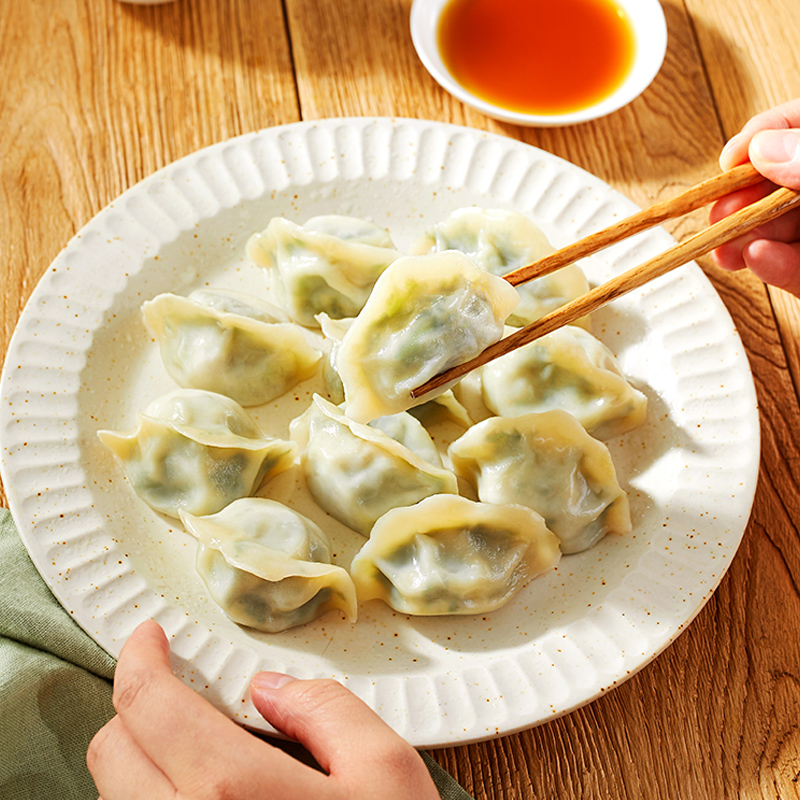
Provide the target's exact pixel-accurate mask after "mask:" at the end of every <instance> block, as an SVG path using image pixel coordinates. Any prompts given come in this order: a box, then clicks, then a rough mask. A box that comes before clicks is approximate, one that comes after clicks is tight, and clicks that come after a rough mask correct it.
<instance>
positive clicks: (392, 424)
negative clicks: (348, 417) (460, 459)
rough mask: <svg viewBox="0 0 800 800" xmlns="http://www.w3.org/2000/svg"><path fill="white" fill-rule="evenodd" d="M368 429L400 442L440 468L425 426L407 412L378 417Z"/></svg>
mask: <svg viewBox="0 0 800 800" xmlns="http://www.w3.org/2000/svg"><path fill="white" fill-rule="evenodd" d="M369 426H370V428H376V429H377V430H379V431H383V433H385V434H386V435H387V436H388V437H390V438H391V439H394V440H395V441H396V442H400V444H402V445H403V447H407V448H408V449H409V450H410V451H411V452H412V453H415V454H416V455H418V456H419V457H420V458H421V459H423V460H424V461H428V462H429V463H431V464H433V465H434V466H437V467H441V466H442V457H441V455H440V454H439V451H438V450H437V449H436V445H435V444H434V443H433V439H431V435H430V434H429V433H428V431H427V430H426V429H425V426H424V425H423V424H422V423H421V422H420V421H419V420H418V419H417V418H416V417H414V416H412V415H411V414H409V413H408V411H401V412H400V413H399V414H392V415H390V416H388V417H378V419H374V420H372V422H370V423H369Z"/></svg>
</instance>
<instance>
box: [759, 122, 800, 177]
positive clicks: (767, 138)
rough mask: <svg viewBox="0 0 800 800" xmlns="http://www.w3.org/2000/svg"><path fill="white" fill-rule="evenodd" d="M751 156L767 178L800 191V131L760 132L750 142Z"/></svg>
mask: <svg viewBox="0 0 800 800" xmlns="http://www.w3.org/2000/svg"><path fill="white" fill-rule="evenodd" d="M749 155H750V161H751V162H752V164H753V166H754V167H755V168H756V169H757V170H758V171H759V172H760V173H761V174H762V175H763V176H764V177H765V178H768V179H769V180H771V181H772V182H773V183H777V184H778V185H779V186H788V187H789V188H790V189H800V130H797V129H790V130H782V131H779V130H768V131H759V132H758V133H757V134H755V136H753V139H752V140H751V142H750V149H749Z"/></svg>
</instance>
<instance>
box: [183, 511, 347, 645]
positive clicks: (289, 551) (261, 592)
mask: <svg viewBox="0 0 800 800" xmlns="http://www.w3.org/2000/svg"><path fill="white" fill-rule="evenodd" d="M181 521H182V522H183V524H184V526H185V528H186V530H187V531H188V532H189V533H190V534H191V535H192V536H194V538H195V539H197V541H198V543H199V546H198V549H197V559H196V566H197V571H198V573H199V574H200V577H201V578H202V579H203V581H204V582H205V584H206V587H207V588H208V591H209V594H210V595H211V598H212V599H213V600H214V602H215V603H217V605H219V606H220V607H221V608H222V610H223V611H224V612H225V613H226V614H227V615H228V616H229V617H230V618H231V619H232V620H233V621H234V622H237V623H239V624H240V625H246V626H247V627H250V628H255V629H256V630H260V631H267V632H269V633H277V632H278V631H283V630H286V629H287V628H293V627H295V626H296V625H303V624H304V623H306V622H310V621H311V620H314V619H317V618H318V617H321V616H322V615H323V614H325V613H327V612H328V611H333V610H339V611H341V612H342V614H343V615H344V616H345V618H346V619H347V620H349V621H350V622H355V620H356V614H357V608H356V594H355V587H354V586H353V581H352V579H351V578H350V576H349V575H348V574H347V572H346V571H345V570H344V569H342V568H341V567H337V566H334V565H333V564H331V563H330V560H331V547H330V542H329V541H328V537H327V536H326V535H325V534H324V533H323V532H322V530H320V528H319V527H318V526H317V525H315V524H314V523H313V522H312V521H311V520H309V519H306V517H304V516H302V515H301V514H299V513H298V512H296V511H294V510H293V509H291V508H288V507H287V506H284V505H282V504H281V503H277V502H275V501H274V500H268V499H266V498H262V497H250V498H244V499H241V500H235V501H234V502H233V503H231V504H230V505H229V506H227V507H226V508H224V509H223V510H222V511H220V512H219V513H217V514H211V515H209V516H200V517H198V516H193V515H192V514H187V513H185V512H181Z"/></svg>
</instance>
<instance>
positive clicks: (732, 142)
mask: <svg viewBox="0 0 800 800" xmlns="http://www.w3.org/2000/svg"><path fill="white" fill-rule="evenodd" d="M741 136H742V134H741V133H737V134H736V136H732V137H731V138H730V139H728V141H727V142H725V146H724V147H723V148H722V152H721V153H720V157H722V156H724V155H725V154H726V153H728V152H729V151H730V150H732V149H733V148H734V147H735V146H736V143H737V142H738V141H739V139H740V138H741Z"/></svg>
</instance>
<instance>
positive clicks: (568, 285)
mask: <svg viewBox="0 0 800 800" xmlns="http://www.w3.org/2000/svg"><path fill="white" fill-rule="evenodd" d="M442 250H459V251H460V252H462V253H466V254H467V255H468V256H469V257H470V258H471V259H472V260H473V261H474V262H475V263H476V264H477V265H478V266H479V267H481V268H482V269H485V270H488V271H489V272H491V273H492V274H493V275H507V274H508V273H509V272H513V271H514V270H515V269H518V268H519V267H524V266H526V265H527V264H531V263H532V262H534V261H538V260H539V259H540V258H543V257H544V256H546V255H550V253H552V252H553V247H552V245H551V244H550V242H549V241H548V240H547V237H546V236H545V235H544V233H542V231H541V230H540V229H539V227H538V226H537V225H535V224H534V223H533V222H532V221H531V220H530V219H528V217H526V216H525V215H524V214H520V213H518V212H516V211H504V210H501V209H483V208H461V209H459V210H457V211H454V212H453V213H452V214H451V215H450V216H449V217H448V218H447V219H445V220H443V221H442V222H439V223H437V224H436V225H433V226H432V227H431V228H429V229H428V230H427V231H426V232H425V233H424V234H423V235H422V236H421V237H420V238H419V239H418V240H417V241H416V242H415V244H414V246H413V248H412V252H413V253H416V254H425V253H437V252H441V251H442ZM588 290H589V283H588V281H587V280H586V276H585V275H584V274H583V271H582V270H581V268H580V267H579V266H577V265H575V264H570V265H569V266H566V267H562V268H561V269H560V270H557V271H556V272H553V273H552V274H550V275H545V276H544V277H542V278H536V279H535V280H532V281H528V282H527V283H524V284H521V285H520V286H518V287H517V291H518V292H519V294H520V298H521V299H520V303H519V305H518V306H517V308H515V309H514V313H513V314H512V315H511V316H510V317H509V318H508V324H509V325H519V326H522V325H528V324H529V323H531V322H533V321H534V320H537V319H539V318H540V317H543V316H544V315H545V314H549V313H550V312H551V311H555V310H556V309H557V308H559V307H560V306H563V305H564V304H565V303H568V302H570V301H571V300H574V299H575V298H576V297H579V296H580V295H582V294H585V293H586V292H587V291H588ZM577 324H578V325H580V326H581V327H585V328H587V329H589V327H590V323H589V319H588V317H584V318H582V319H581V320H580V321H579V322H578V323H577Z"/></svg>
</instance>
